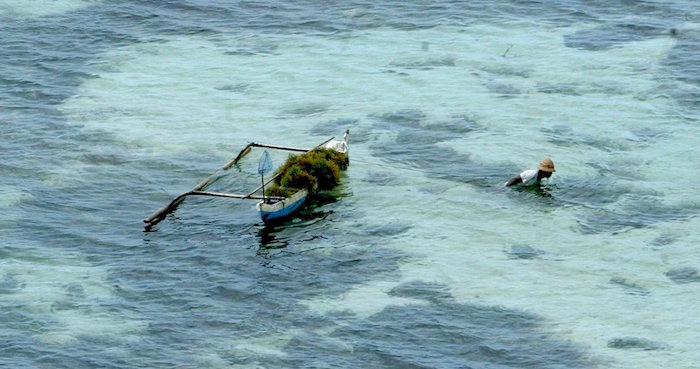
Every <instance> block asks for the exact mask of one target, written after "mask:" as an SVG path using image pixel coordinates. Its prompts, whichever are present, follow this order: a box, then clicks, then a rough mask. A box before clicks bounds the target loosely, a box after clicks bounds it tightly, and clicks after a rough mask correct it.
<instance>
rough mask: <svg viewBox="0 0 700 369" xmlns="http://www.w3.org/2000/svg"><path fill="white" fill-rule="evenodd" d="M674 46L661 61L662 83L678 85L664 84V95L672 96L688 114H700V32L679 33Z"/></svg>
mask: <svg viewBox="0 0 700 369" xmlns="http://www.w3.org/2000/svg"><path fill="white" fill-rule="evenodd" d="M676 40H677V41H676V44H675V45H674V47H673V48H672V49H671V51H670V52H669V54H668V56H667V57H666V59H665V60H663V61H662V63H661V64H662V65H663V67H664V68H663V70H662V71H661V74H662V77H661V79H663V81H668V80H674V81H678V82H680V83H666V84H663V85H662V86H664V87H665V91H666V94H667V95H669V96H673V97H674V98H675V100H676V101H677V102H678V103H679V104H680V106H682V107H685V108H686V109H688V112H689V114H692V115H695V116H697V114H698V112H700V32H698V31H681V32H680V33H678V34H677V37H676Z"/></svg>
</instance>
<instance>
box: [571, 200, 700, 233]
mask: <svg viewBox="0 0 700 369" xmlns="http://www.w3.org/2000/svg"><path fill="white" fill-rule="evenodd" d="M698 215H700V208H698V207H697V206H692V207H689V206H678V205H665V204H663V203H662V202H661V201H660V200H659V199H656V198H650V197H648V196H639V197H637V198H634V197H633V198H632V199H631V200H630V201H626V202H621V203H620V204H618V205H616V206H615V207H614V208H605V209H593V210H592V211H590V212H589V213H588V214H587V215H586V216H585V217H584V219H583V220H581V222H580V224H579V225H580V229H581V231H582V232H584V233H602V232H613V233H617V232H621V231H624V230H628V229H634V228H644V227H647V226H650V225H652V224H656V223H662V222H672V221H684V220H688V219H690V218H693V217H696V216H698Z"/></svg>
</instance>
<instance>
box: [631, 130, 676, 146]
mask: <svg viewBox="0 0 700 369" xmlns="http://www.w3.org/2000/svg"><path fill="white" fill-rule="evenodd" d="M631 133H632V134H633V135H634V138H633V140H634V141H637V142H641V143H646V144H652V143H655V142H657V141H659V140H661V139H666V138H668V133H667V132H666V131H663V130H660V129H656V128H638V129H633V130H632V131H631Z"/></svg>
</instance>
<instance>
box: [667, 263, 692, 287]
mask: <svg viewBox="0 0 700 369" xmlns="http://www.w3.org/2000/svg"><path fill="white" fill-rule="evenodd" d="M665 274H666V276H667V277H668V278H669V279H670V280H672V281H673V282H675V283H677V284H687V283H696V282H700V274H698V270H697V269H696V268H693V267H682V268H676V269H671V270H669V271H668V272H666V273H665Z"/></svg>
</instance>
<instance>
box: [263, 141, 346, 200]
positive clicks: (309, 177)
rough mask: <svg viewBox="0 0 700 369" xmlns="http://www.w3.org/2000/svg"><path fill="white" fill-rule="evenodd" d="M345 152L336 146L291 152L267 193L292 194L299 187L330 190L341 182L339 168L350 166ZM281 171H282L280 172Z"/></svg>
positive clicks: (287, 195)
mask: <svg viewBox="0 0 700 369" xmlns="http://www.w3.org/2000/svg"><path fill="white" fill-rule="evenodd" d="M349 164H350V160H349V159H348V155H347V154H346V153H340V152H338V151H336V150H333V149H314V150H312V151H309V152H307V153H304V154H302V155H290V156H289V157H288V158H287V161H286V162H285V163H284V165H282V166H281V167H280V168H279V169H277V171H276V172H275V175H278V176H277V178H276V179H275V181H274V182H273V184H272V186H271V187H270V188H268V189H267V190H266V191H265V194H266V195H268V196H282V197H289V196H291V195H293V194H294V193H295V192H296V191H298V190H300V189H307V190H309V193H314V192H316V191H322V190H330V189H332V188H333V187H335V186H336V185H337V184H338V183H340V171H341V170H345V169H347V168H348V165H349ZM280 173H281V174H280Z"/></svg>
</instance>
